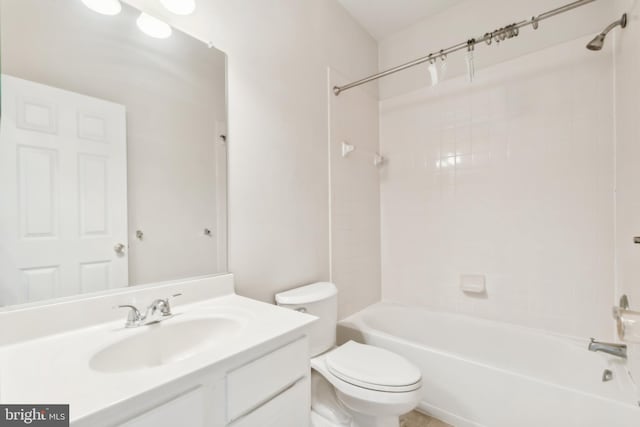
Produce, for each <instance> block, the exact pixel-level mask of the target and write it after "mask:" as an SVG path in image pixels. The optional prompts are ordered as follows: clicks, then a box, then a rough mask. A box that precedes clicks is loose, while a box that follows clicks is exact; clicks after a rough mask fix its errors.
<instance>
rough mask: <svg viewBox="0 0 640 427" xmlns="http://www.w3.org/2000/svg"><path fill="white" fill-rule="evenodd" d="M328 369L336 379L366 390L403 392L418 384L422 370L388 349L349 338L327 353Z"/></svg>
mask: <svg viewBox="0 0 640 427" xmlns="http://www.w3.org/2000/svg"><path fill="white" fill-rule="evenodd" d="M325 362H326V366H327V369H328V371H329V372H330V373H331V374H332V375H334V376H335V377H337V378H338V379H340V380H342V381H345V382H347V383H349V384H352V385H354V386H357V387H362V388H365V389H368V390H373V391H381V392H390V393H403V392H409V391H413V390H417V389H419V388H420V386H421V373H420V370H418V368H416V367H415V366H414V365H413V364H411V363H410V362H408V361H407V360H406V359H405V358H403V357H401V356H399V355H397V354H395V353H392V352H390V351H388V350H385V349H382V348H379V347H373V346H370V345H365V344H359V343H356V342H354V341H349V342H347V343H345V344H343V345H342V346H340V347H338V348H336V349H334V350H332V351H330V352H329V353H327V355H326V359H325Z"/></svg>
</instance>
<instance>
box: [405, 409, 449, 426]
mask: <svg viewBox="0 0 640 427" xmlns="http://www.w3.org/2000/svg"><path fill="white" fill-rule="evenodd" d="M400 427H453V426H450V425H449V424H445V423H443V422H442V421H440V420H436V419H435V418H431V417H429V416H427V415H423V414H421V413H420V412H417V411H413V412H411V413H410V414H407V415H404V416H403V417H401V418H400Z"/></svg>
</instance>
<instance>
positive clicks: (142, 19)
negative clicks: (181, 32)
mask: <svg viewBox="0 0 640 427" xmlns="http://www.w3.org/2000/svg"><path fill="white" fill-rule="evenodd" d="M136 23H137V24H138V28H140V31H142V32H143V33H145V34H146V35H148V36H150V37H154V38H156V39H166V38H168V37H170V36H171V33H172V32H173V30H172V29H171V27H170V26H169V24H167V23H166V22H163V21H161V20H159V19H158V18H155V17H153V16H151V15H148V14H146V13H144V12H142V13H141V14H140V16H139V17H138V20H137V21H136Z"/></svg>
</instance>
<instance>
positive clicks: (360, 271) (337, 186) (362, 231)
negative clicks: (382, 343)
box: [329, 70, 381, 318]
mask: <svg viewBox="0 0 640 427" xmlns="http://www.w3.org/2000/svg"><path fill="white" fill-rule="evenodd" d="M350 80H353V77H352V78H351V79H349V78H346V77H344V76H343V75H341V74H340V73H339V72H337V71H335V70H330V72H329V82H330V86H331V87H333V86H335V85H342V84H345V83H347V82H348V81H350ZM329 123H330V126H329V164H330V180H331V185H330V190H331V196H330V197H331V200H330V206H331V209H330V211H331V214H330V215H331V280H332V281H333V282H334V283H335V284H336V286H337V287H338V290H339V292H340V294H339V298H338V315H339V317H340V318H343V317H345V316H348V315H350V314H353V313H355V312H356V311H359V310H361V309H363V308H365V307H366V306H368V305H371V304H373V303H376V302H378V301H380V289H381V284H380V186H379V173H380V169H379V168H378V167H376V166H375V165H374V164H373V159H374V155H375V153H376V152H377V151H378V148H379V139H378V98H377V93H376V91H375V86H373V87H361V88H357V89H353V90H351V91H349V92H345V93H343V94H341V95H340V96H339V97H336V96H333V95H330V101H329ZM343 142H344V143H347V144H350V145H352V146H353V147H354V148H355V150H354V151H353V152H352V153H350V154H349V155H348V156H347V157H343V156H342V143H343Z"/></svg>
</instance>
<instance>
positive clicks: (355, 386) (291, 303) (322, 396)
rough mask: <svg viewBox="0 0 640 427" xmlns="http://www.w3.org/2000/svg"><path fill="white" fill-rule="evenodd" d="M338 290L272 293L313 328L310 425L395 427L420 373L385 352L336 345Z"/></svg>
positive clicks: (413, 401) (409, 406)
mask: <svg viewBox="0 0 640 427" xmlns="http://www.w3.org/2000/svg"><path fill="white" fill-rule="evenodd" d="M337 295H338V292H337V290H336V287H335V285H333V284H332V283H315V284H313V285H308V286H303V287H301V288H297V289H293V290H291V291H288V292H283V293H280V294H277V295H276V302H277V304H278V305H280V306H282V307H286V308H290V309H292V310H298V311H301V312H305V313H309V314H311V315H314V316H317V317H318V318H319V320H318V321H317V322H315V323H314V324H313V326H312V330H311V334H310V337H309V338H310V342H311V357H312V359H311V367H312V368H313V371H312V372H311V424H312V426H313V427H398V425H399V417H400V415H402V414H405V413H407V412H410V411H411V410H413V409H414V408H415V407H416V406H417V404H418V401H419V391H420V387H421V386H422V379H421V375H420V371H419V370H418V368H416V367H415V366H414V365H413V364H411V363H410V362H408V361H407V360H406V359H404V358H403V357H400V356H398V355H397V354H394V353H392V352H390V351H388V350H384V349H381V348H377V347H373V346H370V345H364V344H358V343H356V342H354V341H349V342H347V343H345V344H343V345H341V346H339V347H336V325H337V317H338V296H337Z"/></svg>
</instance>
